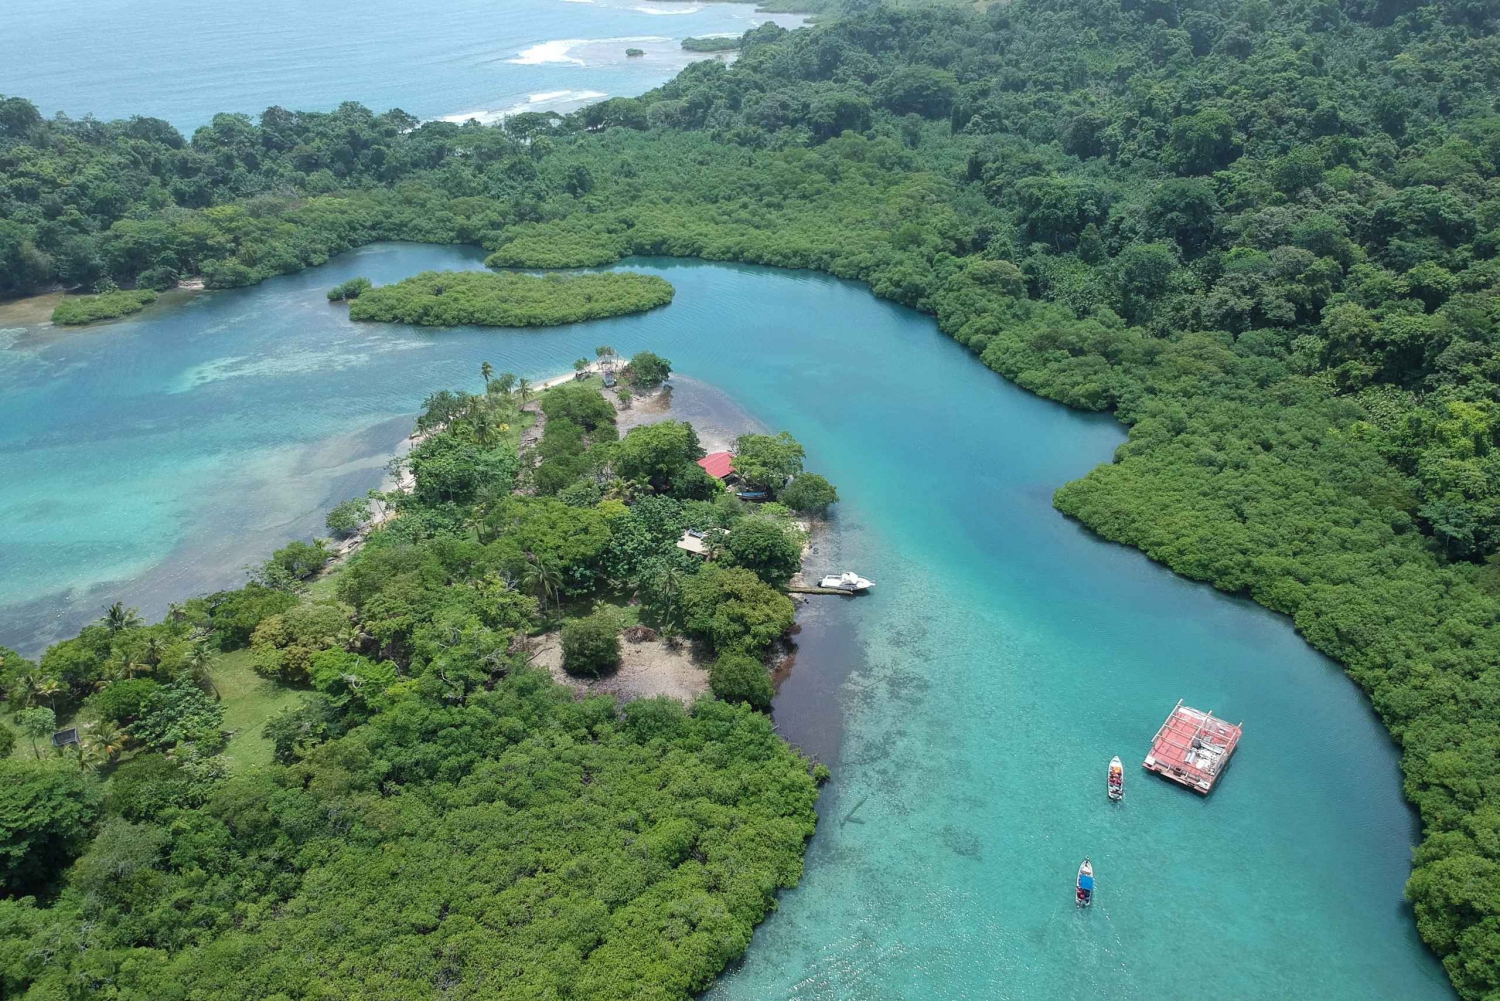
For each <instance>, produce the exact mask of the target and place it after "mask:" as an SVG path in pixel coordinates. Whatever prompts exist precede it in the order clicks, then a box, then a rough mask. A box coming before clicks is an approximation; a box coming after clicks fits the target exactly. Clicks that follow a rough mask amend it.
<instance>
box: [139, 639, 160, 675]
mask: <svg viewBox="0 0 1500 1001" xmlns="http://www.w3.org/2000/svg"><path fill="white" fill-rule="evenodd" d="M162 653H163V650H162V642H161V639H160V638H158V637H156V636H152V637H150V638H149V639H147V640H146V647H145V649H144V650H142V651H141V659H142V660H144V661H145V662H146V663H147V664H149V665H151V666H152V667H153V668H155V667H156V666H158V665H159V664H160V663H161V655H162Z"/></svg>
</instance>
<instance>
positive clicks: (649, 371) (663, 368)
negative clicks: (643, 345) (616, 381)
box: [625, 351, 672, 389]
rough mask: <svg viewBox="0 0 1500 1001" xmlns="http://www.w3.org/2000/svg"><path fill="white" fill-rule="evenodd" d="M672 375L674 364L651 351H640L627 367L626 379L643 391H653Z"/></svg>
mask: <svg viewBox="0 0 1500 1001" xmlns="http://www.w3.org/2000/svg"><path fill="white" fill-rule="evenodd" d="M671 374H672V363H671V362H669V361H667V359H665V358H663V357H662V356H661V355H658V354H653V353H652V352H650V351H638V352H636V353H635V355H633V356H632V357H631V359H630V364H629V365H627V366H626V367H625V378H626V379H627V380H628V381H629V382H630V383H631V384H633V385H635V386H637V387H639V388H641V389H652V388H655V387H656V386H660V385H661V384H662V383H663V382H666V381H667V379H668V377H670V376H671Z"/></svg>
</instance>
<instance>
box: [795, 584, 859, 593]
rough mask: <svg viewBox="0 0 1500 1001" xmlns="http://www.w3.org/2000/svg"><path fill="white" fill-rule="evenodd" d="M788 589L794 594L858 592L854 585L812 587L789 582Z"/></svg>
mask: <svg viewBox="0 0 1500 1001" xmlns="http://www.w3.org/2000/svg"><path fill="white" fill-rule="evenodd" d="M786 589H787V590H788V591H789V592H791V593H792V594H857V593H858V592H857V591H855V590H854V588H852V587H811V586H806V585H803V584H788V585H787V586H786Z"/></svg>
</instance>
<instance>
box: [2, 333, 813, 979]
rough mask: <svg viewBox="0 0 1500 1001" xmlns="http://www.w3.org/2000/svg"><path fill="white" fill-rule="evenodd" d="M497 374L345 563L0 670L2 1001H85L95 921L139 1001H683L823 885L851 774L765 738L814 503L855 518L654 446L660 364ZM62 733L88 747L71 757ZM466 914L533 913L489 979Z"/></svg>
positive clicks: (93, 636)
mask: <svg viewBox="0 0 1500 1001" xmlns="http://www.w3.org/2000/svg"><path fill="white" fill-rule="evenodd" d="M480 374H481V376H482V377H483V379H484V381H485V389H484V392H483V393H480V394H469V393H465V392H451V391H442V392H438V393H434V394H432V395H431V396H430V397H428V399H427V401H426V402H425V404H424V407H423V412H422V414H421V415H420V417H419V418H418V419H417V422H416V428H415V430H414V432H413V434H412V435H411V437H410V439H409V447H407V448H406V449H405V450H404V451H403V452H401V453H400V454H398V455H397V457H396V458H395V459H394V460H393V461H392V463H391V471H392V474H393V477H394V481H393V483H392V484H391V488H390V489H389V490H387V491H384V492H380V493H372V495H371V496H370V497H367V498H360V499H357V500H354V501H349V502H346V503H344V504H340V505H339V506H338V507H337V508H335V509H334V510H333V511H332V512H330V514H329V518H328V522H329V527H330V529H331V530H335V531H336V533H337V534H343V535H345V536H346V538H345V542H344V543H343V544H342V545H341V546H340V547H338V548H336V549H333V548H330V547H329V546H328V545H327V544H326V543H325V542H324V541H323V540H317V541H314V542H312V543H308V542H293V543H291V544H289V545H287V546H285V547H283V548H282V549H280V550H278V551H277V552H276V553H275V554H273V555H272V557H271V559H270V560H268V561H267V562H266V563H265V564H264V565H263V566H261V567H258V568H255V570H254V571H253V573H252V575H251V580H250V582H249V583H248V584H246V585H245V586H244V587H243V588H239V589H236V590H233V591H225V592H220V593H218V594H214V595H209V596H206V597H202V598H194V599H191V600H189V601H186V602H184V603H182V604H180V605H176V606H174V607H173V609H172V611H171V612H170V613H169V614H168V616H167V618H166V619H165V620H164V621H162V622H160V623H157V624H154V625H148V624H146V623H145V622H143V621H142V620H141V619H140V617H139V616H138V615H137V614H136V613H135V611H134V610H133V609H129V608H126V607H124V606H123V605H121V604H120V603H116V604H115V605H113V606H111V607H110V608H109V609H108V610H107V611H106V614H105V616H104V618H102V619H101V620H100V621H99V622H98V623H96V624H93V625H90V626H88V627H86V628H85V629H84V630H83V631H82V632H81V633H80V634H79V635H78V636H77V637H75V638H74V639H70V640H66V641H63V642H61V643H58V644H54V645H53V646H51V647H49V648H48V649H47V650H46V651H45V652H44V653H43V654H42V655H41V657H40V658H39V659H38V660H37V661H36V662H32V661H29V660H27V659H25V658H22V657H19V656H18V655H16V654H15V653H14V652H12V651H8V650H0V686H3V688H4V691H5V695H6V698H7V700H8V701H9V703H10V709H11V711H12V713H11V714H12V717H13V720H14V726H15V729H12V728H11V727H10V726H7V727H4V728H0V738H3V739H4V740H5V742H6V743H5V749H4V750H5V752H6V754H7V755H9V756H8V757H6V756H5V755H0V759H3V760H0V770H3V771H4V773H5V779H6V782H5V783H4V788H5V790H6V791H5V792H4V793H3V794H0V811H9V812H8V813H6V816H10V817H13V818H17V823H15V824H9V822H8V828H7V837H8V838H9V839H10V840H9V844H10V846H11V847H10V850H9V851H8V854H7V855H6V856H5V858H4V859H0V881H3V883H0V885H3V887H4V889H5V891H6V893H7V895H8V896H7V898H6V899H0V924H3V925H4V926H5V927H6V928H7V929H8V930H7V940H8V941H9V942H11V943H12V945H13V946H14V948H16V949H20V950H21V951H20V952H13V953H12V955H14V956H17V957H19V956H22V955H23V954H24V956H25V957H26V958H25V959H17V960H16V961H14V962H12V961H11V960H6V961H5V967H4V976H5V978H6V983H7V984H9V985H11V986H12V987H13V988H14V989H15V990H17V991H19V992H25V991H28V990H31V991H36V990H44V991H62V992H63V993H64V994H66V985H68V984H72V983H76V982H77V981H78V978H79V977H80V975H82V973H83V970H82V968H81V967H80V966H79V960H78V957H80V956H82V955H83V953H84V950H80V949H74V948H65V949H63V950H61V951H57V952H52V951H49V950H47V949H46V948H44V944H45V943H56V942H58V941H59V940H60V939H59V936H61V937H62V939H67V938H68V937H69V936H71V935H74V934H77V929H78V928H80V927H82V923H83V922H85V921H86V922H87V928H88V931H87V935H88V949H87V950H86V951H87V956H88V967H87V970H88V973H87V975H88V976H89V977H94V978H99V977H103V978H107V979H108V980H109V982H110V983H111V984H112V985H114V986H115V987H116V988H118V989H120V990H125V991H129V992H134V993H141V994H143V995H144V994H147V993H160V992H163V991H172V990H177V991H180V990H181V989H184V988H187V989H191V990H199V991H202V992H206V993H208V994H212V995H213V996H215V997H228V998H242V999H244V1001H249V999H252V998H261V997H267V996H273V995H278V994H279V995H282V996H288V997H291V996H305V995H306V994H308V993H312V992H326V991H328V990H333V991H335V992H342V991H344V990H346V989H349V988H352V987H354V986H355V985H357V984H360V983H364V982H365V981H364V979H363V977H362V975H354V974H351V973H349V972H348V970H349V969H350V966H349V964H350V963H351V962H357V963H358V964H359V965H360V966H361V967H362V968H364V969H367V970H374V971H377V972H376V974H374V975H376V976H378V977H379V979H380V982H381V983H382V984H383V985H384V987H383V989H391V985H392V984H395V985H398V987H397V988H396V989H398V990H410V991H419V990H421V989H424V988H425V987H426V986H428V985H430V984H431V983H432V982H434V978H436V977H439V976H444V977H464V978H469V979H472V980H473V981H475V982H478V981H484V980H493V979H494V978H495V977H497V976H500V975H501V974H502V973H503V975H504V976H505V978H506V979H507V983H508V984H509V985H510V988H512V989H516V990H522V991H524V993H526V994H527V995H528V996H531V995H540V994H549V995H560V994H562V993H569V994H570V995H572V996H578V997H596V998H606V997H651V998H658V999H662V1001H667V999H672V998H680V999H686V998H688V997H690V996H691V995H692V994H693V993H695V992H697V991H700V990H702V989H703V988H705V987H706V986H707V985H708V984H709V983H710V982H711V981H712V979H713V978H714V977H715V976H717V975H718V974H719V973H720V972H721V971H722V969H723V968H724V967H725V966H726V965H727V964H728V963H730V962H732V961H733V960H735V959H736V958H738V957H739V956H740V955H741V954H742V953H743V951H744V950H745V948H746V946H747V945H748V943H749V941H750V936H751V932H752V930H753V928H754V926H755V925H756V924H758V923H759V922H760V921H761V920H762V919H763V918H764V917H765V916H766V915H767V914H768V913H769V911H770V910H771V909H773V908H774V906H775V895H776V893H777V891H778V890H779V889H783V888H788V887H791V886H794V885H796V883H797V882H798V881H799V879H800V877H801V873H802V855H803V852H804V851H805V847H806V843H807V840H808V838H810V837H811V836H812V834H813V832H814V830H815V827H816V823H817V816H816V813H815V812H814V803H815V801H816V797H817V788H818V786H819V785H820V784H821V783H822V782H823V781H825V780H826V779H827V778H828V775H829V773H828V769H827V768H826V767H825V766H823V765H819V764H816V763H814V762H812V761H810V760H809V759H807V758H806V757H804V756H803V755H802V754H801V753H799V752H798V751H797V750H795V749H794V748H792V747H791V746H790V745H788V744H787V742H786V741H785V740H783V739H782V738H781V737H780V736H778V735H777V734H776V732H775V729H774V727H773V725H772V723H771V721H770V719H769V717H768V716H767V715H766V714H765V710H768V709H769V708H770V697H771V692H772V681H771V667H770V665H769V664H768V663H767V659H768V655H769V654H771V653H772V652H774V651H776V650H777V649H778V647H779V646H780V645H781V642H782V639H783V637H785V636H786V634H787V633H788V632H789V631H790V630H791V628H792V626H793V623H794V613H793V606H792V602H791V601H790V600H789V599H788V598H787V596H786V595H785V594H782V593H781V592H780V590H779V588H780V587H781V586H782V585H784V583H785V581H786V579H787V577H788V576H789V575H790V574H792V573H794V572H795V571H797V570H798V569H800V565H801V558H802V551H803V543H804V535H803V532H802V530H801V528H800V525H799V523H798V521H797V520H796V517H795V515H794V512H793V511H792V509H791V508H789V507H787V506H786V505H787V504H793V503H799V501H798V498H799V497H802V498H803V499H804V500H805V502H806V503H807V504H808V505H810V509H812V508H816V509H817V510H820V511H821V510H822V509H823V508H825V507H826V506H827V504H829V503H833V502H835V501H836V500H837V495H836V493H834V492H833V491H832V488H831V487H828V485H827V484H826V481H823V480H822V479H821V477H815V476H814V475H813V474H810V473H804V472H803V470H802V458H803V454H802V448H801V446H800V445H799V444H797V443H796V441H795V439H793V438H792V437H791V436H790V435H788V434H786V433H784V432H783V433H782V434H780V435H776V436H771V435H759V434H745V435H741V436H740V437H739V439H738V440H737V443H736V447H737V449H738V454H739V459H738V460H737V471H738V472H739V473H740V475H741V476H742V477H743V479H744V480H745V482H746V483H747V484H748V485H751V486H755V487H759V488H761V489H766V490H768V492H770V493H771V494H773V495H774V496H775V498H776V500H773V501H770V502H768V503H765V504H760V505H748V504H746V503H744V502H743V501H741V500H739V499H738V498H737V497H736V496H735V495H734V494H733V493H732V492H730V491H728V490H726V489H725V487H724V486H723V485H722V484H721V483H720V482H719V481H717V480H715V479H713V478H712V477H710V476H708V474H707V473H706V472H704V470H703V469H702V467H700V466H699V465H698V464H697V461H696V460H697V459H698V458H701V457H702V456H703V454H704V451H703V449H702V447H701V446H700V444H699V442H698V439H697V436H696V434H695V432H694V431H693V428H692V426H691V425H689V424H687V423H684V422H681V421H677V420H673V419H671V418H670V417H665V415H663V416H664V419H662V420H658V421H654V422H652V423H645V424H638V425H636V426H632V427H630V429H629V430H628V431H627V433H625V434H624V435H623V436H622V435H621V434H620V433H619V431H618V430H617V420H618V416H619V414H620V413H621V412H628V411H629V409H630V408H631V407H632V406H633V405H634V401H635V400H649V399H652V398H654V397H656V396H657V395H659V394H662V393H663V384H664V383H665V381H666V379H667V378H668V377H669V376H670V374H671V363H670V362H669V361H668V360H666V359H664V358H661V357H659V356H657V355H655V354H653V353H651V352H649V351H642V352H639V353H637V354H636V355H635V356H634V357H632V358H630V359H629V360H628V361H627V360H625V359H622V358H620V357H619V356H618V355H617V354H616V353H615V352H614V351H613V349H611V348H609V347H600V348H599V349H598V350H597V352H596V358H595V359H593V360H590V359H587V358H580V359H579V360H578V362H577V364H575V366H574V372H573V373H571V374H564V375H560V376H558V377H555V378H552V379H548V380H544V381H543V382H541V383H539V384H537V385H533V384H531V383H530V382H529V381H528V380H525V379H518V378H517V377H516V376H514V375H512V374H509V373H498V374H497V373H495V372H494V371H493V369H492V368H491V366H490V365H489V364H488V363H485V364H484V365H483V366H481V369H480ZM601 375H602V376H603V378H601ZM607 382H612V383H613V384H614V386H613V389H612V391H609V390H606V383H607ZM529 421H531V422H534V423H533V424H531V425H530V426H528V422H529ZM532 431H536V432H537V433H531V432H532ZM808 483H811V484H814V485H816V486H818V488H819V489H815V490H813V491H811V492H809V491H808V489H806V486H807V484H808ZM798 484H803V486H802V488H800V489H799V487H798ZM687 527H697V528H699V529H701V531H702V532H703V533H704V537H705V538H708V539H711V540H713V552H712V553H711V554H710V558H708V559H705V558H704V557H703V556H699V555H692V554H689V553H687V552H685V551H683V550H682V549H679V548H677V546H676V542H677V540H678V539H679V538H680V537H681V535H682V532H683V531H684V530H685V528H687ZM247 669H249V670H250V671H253V673H254V675H257V676H258V677H259V679H260V680H259V682H258V683H257V682H256V681H255V680H253V679H252V678H250V677H248V675H247ZM221 679H222V680H226V681H229V682H230V683H229V684H226V685H225V686H223V690H222V691H221V686H220V685H219V681H220V680H221ZM257 713H260V714H261V715H259V716H257V715H256V714H257ZM266 714H270V715H266ZM231 719H233V720H234V721H235V726H236V727H249V728H250V729H251V730H252V732H253V735H254V738H253V739H251V740H246V739H245V736H246V735H242V734H240V733H230V732H229V731H228V729H227V727H228V721H229V720H231ZM60 720H66V721H67V723H68V725H71V726H73V727H76V728H77V732H78V734H79V743H78V745H77V746H75V747H69V748H60V749H57V750H52V749H51V748H50V746H49V748H48V750H49V752H50V754H44V752H43V750H42V744H43V743H46V744H48V745H50V740H46V739H45V738H50V736H51V734H52V732H53V730H54V729H55V728H56V727H57V726H59V721H60ZM16 745H19V746H16ZM265 756H269V758H270V763H265ZM709 788H712V789H714V790H715V791H714V792H713V793H712V796H711V797H710V796H709V794H708V793H706V792H705V791H704V790H705V789H709ZM12 802H14V803H23V802H24V803H25V804H26V805H27V807H26V809H27V812H26V813H25V815H24V817H22V816H21V814H19V813H17V812H16V811H15V810H14V809H12V807H11V805H10V804H11V803H12ZM455 843H462V844H463V845H464V846H465V850H464V851H454V850H452V845H453V844H455ZM168 849H170V850H168ZM125 860H131V861H128V862H127V861H125ZM122 866H123V867H125V869H126V870H127V871H128V873H129V878H121V875H120V874H121V871H122ZM272 871H274V873H275V878H274V879H269V880H268V879H265V878H262V877H263V875H264V874H266V873H269V872H272ZM497 871H501V872H505V873H508V875H506V876H504V877H503V878H500V879H496V877H495V873H496V872H497ZM393 873H394V875H393ZM402 873H411V874H412V875H410V876H405V875H402ZM187 896H191V898H192V899H193V900H194V901H195V903H194V906H193V907H192V908H190V909H187V910H184V909H183V908H182V907H181V906H180V901H181V900H183V899H185V898H186V897H187ZM542 899H545V900H547V901H548V904H547V907H546V908H545V909H544V912H543V913H541V914H539V915H538V916H537V917H536V918H532V917H530V916H529V914H530V908H531V906H532V905H533V903H534V901H536V900H542ZM414 900H415V901H416V904H415V905H414V904H413V903H412V902H413V901H414ZM443 901H451V902H452V903H451V904H448V905H444V904H443V903H442V902H443ZM686 903H691V904H692V906H693V907H694V908H696V910H697V912H698V913H699V914H700V918H699V919H698V920H695V921H694V922H692V924H691V926H690V927H684V926H683V925H682V923H681V907H682V906H684V904H686ZM413 906H415V908H416V909H415V910H413V909H412V908H413ZM251 912H253V913H255V914H256V915H257V917H256V918H255V919H254V920H245V919H244V915H245V914H246V913H251ZM471 912H472V913H473V914H482V913H507V914H511V915H512V917H510V918H507V919H506V920H505V921H504V922H500V923H495V924H491V925H488V926H486V928H485V931H484V939H485V948H484V949H482V950H474V949H472V948H470V945H471V929H472V927H473V924H474V922H473V920H472V917H471ZM143 915H151V919H150V921H149V922H147V923H145V924H143V923H142V916H143ZM418 915H425V917H423V918H422V919H421V920H420V921H419V922H418V925H417V926H414V925H413V919H414V917H416V916H418ZM330 922H332V924H330ZM340 929H348V931H343V930H340ZM356 929H357V930H356ZM666 937H670V939H671V941H672V942H673V943H674V946H673V948H671V949H667V950H663V949H662V948H661V943H662V941H663V940H664V938H666ZM28 943H29V944H28ZM435 943H438V944H441V947H440V949H439V951H438V953H434V952H433V945H434V944H435ZM287 950H294V951H295V953H296V954H297V955H298V956H299V957H303V961H301V962H298V963H294V964H286V963H285V962H283V961H282V960H280V959H279V958H277V957H279V956H281V955H284V954H286V951H287ZM441 954H446V955H458V956H462V961H461V968H453V969H448V968H447V967H443V968H441V969H440V968H439V966H438V965H437V963H438V959H437V958H436V957H437V956H439V955H441ZM539 956H542V957H545V958H546V961H545V962H540V961H538V957H539ZM226 957H230V958H226ZM413 957H417V958H413ZM421 957H433V958H432V959H431V961H427V960H425V959H422V958H421ZM444 969H447V970H448V972H446V973H444V972H443V970H444ZM517 971H521V972H519V973H518V972H517Z"/></svg>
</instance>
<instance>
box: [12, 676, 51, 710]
mask: <svg viewBox="0 0 1500 1001" xmlns="http://www.w3.org/2000/svg"><path fill="white" fill-rule="evenodd" d="M44 684H46V679H45V678H43V677H42V676H41V675H40V674H36V673H34V672H33V673H31V674H23V675H21V676H20V677H19V678H17V679H16V684H15V687H14V688H13V689H12V698H19V699H20V701H21V704H22V705H25V706H30V705H35V704H36V700H37V699H39V698H40V697H41V689H42V686H43V685H44Z"/></svg>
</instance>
